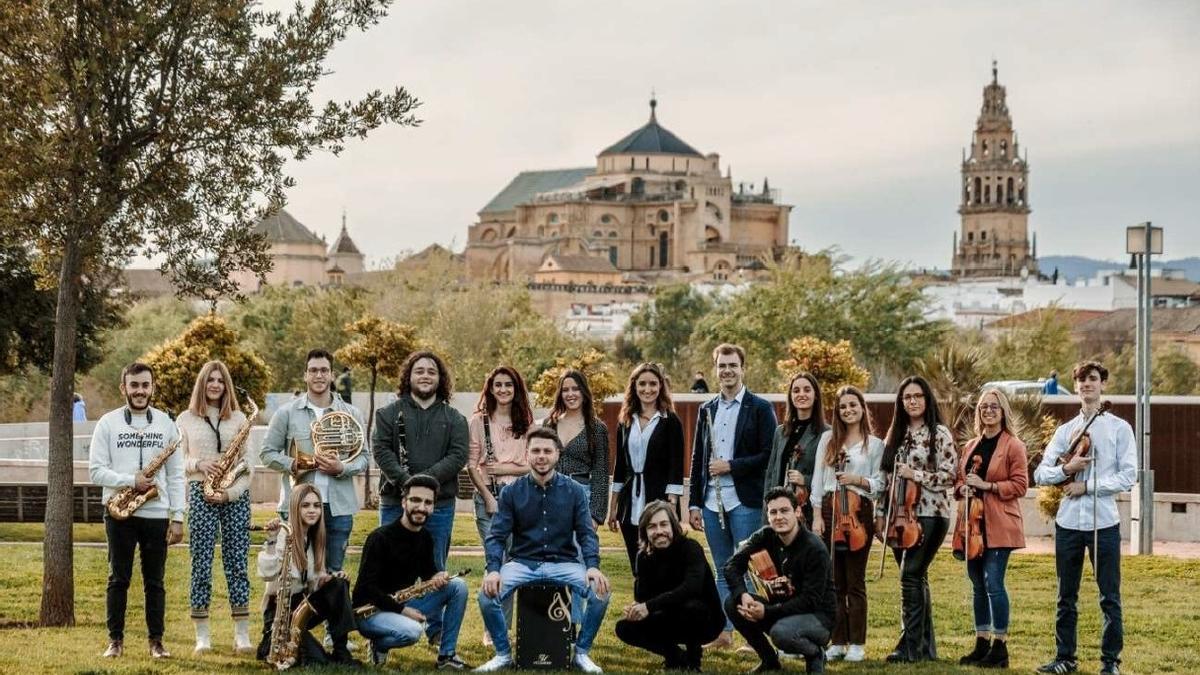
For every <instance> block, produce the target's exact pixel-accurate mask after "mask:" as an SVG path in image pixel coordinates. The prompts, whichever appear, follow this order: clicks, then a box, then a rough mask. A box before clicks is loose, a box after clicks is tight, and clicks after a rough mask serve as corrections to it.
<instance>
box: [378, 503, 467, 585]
mask: <svg viewBox="0 0 1200 675" xmlns="http://www.w3.org/2000/svg"><path fill="white" fill-rule="evenodd" d="M402 515H404V505H403V504H380V505H379V524H380V525H390V524H391V523H393V522H395V521H397V520H399V518H400V516H402ZM425 529H426V530H427V531H428V532H429V534H430V536H432V537H433V565H434V567H437V569H438V571H439V572H444V571H446V558H448V557H450V534H451V533H452V532H453V531H454V502H453V501H448V502H445V503H441V502H439V503H438V504H437V506H435V507H434V508H433V513H431V514H429V518H428V520H426V521H425Z"/></svg>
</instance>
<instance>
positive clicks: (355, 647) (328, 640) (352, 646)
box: [322, 633, 358, 652]
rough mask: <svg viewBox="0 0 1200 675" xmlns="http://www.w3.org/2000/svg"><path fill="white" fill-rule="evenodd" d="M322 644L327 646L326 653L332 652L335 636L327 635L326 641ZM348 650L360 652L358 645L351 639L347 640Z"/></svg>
mask: <svg viewBox="0 0 1200 675" xmlns="http://www.w3.org/2000/svg"><path fill="white" fill-rule="evenodd" d="M322 644H324V645H325V650H326V651H329V650H332V649H333V636H332V635H330V634H329V633H326V634H325V641H324V642H323V643H322ZM346 649H349V650H350V651H352V652H356V651H358V643H357V642H355V641H354V640H351V639H350V638H346Z"/></svg>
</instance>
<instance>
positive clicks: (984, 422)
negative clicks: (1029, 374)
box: [955, 389, 1029, 668]
mask: <svg viewBox="0 0 1200 675" xmlns="http://www.w3.org/2000/svg"><path fill="white" fill-rule="evenodd" d="M975 434H976V436H975V438H974V439H973V440H971V442H970V443H968V444H967V447H966V448H965V449H964V451H963V453H962V455H961V458H960V460H959V464H958V477H957V479H956V481H955V491H956V492H957V494H958V496H959V497H962V496H963V495H964V494H965V493H966V491H967V490H971V491H972V494H973V496H975V497H982V499H983V527H982V530H983V555H982V556H980V557H978V558H976V559H974V560H969V561H968V562H967V574H968V575H969V576H970V577H971V585H972V586H973V587H974V609H975V650H974V651H972V652H971V653H970V654H967V655H966V656H964V657H962V659H960V660H959V663H961V664H964V665H968V664H969V665H976V666H980V667H982V668H1007V667H1008V642H1007V638H1008V591H1007V590H1006V589H1005V587H1004V573H1005V571H1006V570H1007V568H1008V556H1009V554H1010V553H1012V551H1013V549H1018V548H1024V546H1025V529H1024V523H1023V522H1022V520H1021V504H1020V502H1019V501H1018V500H1019V499H1020V498H1021V497H1022V496H1024V494H1025V490H1026V489H1027V488H1028V486H1029V468H1028V467H1029V459H1028V458H1027V457H1026V454H1025V444H1024V443H1022V442H1021V439H1019V438H1017V432H1016V429H1014V428H1013V418H1012V409H1011V408H1010V407H1009V405H1008V398H1007V397H1005V395H1004V393H1003V392H1001V391H1000V390H999V389H988V390H986V391H984V392H983V395H981V396H980V397H979V403H978V405H977V406H976V407H975ZM975 457H979V458H980V460H981V461H980V463H979V472H978V473H975V472H972V471H968V467H970V466H971V465H972V464H973V462H974V458H975Z"/></svg>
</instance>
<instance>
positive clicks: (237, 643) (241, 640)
mask: <svg viewBox="0 0 1200 675" xmlns="http://www.w3.org/2000/svg"><path fill="white" fill-rule="evenodd" d="M233 651H234V652H236V653H238V654H249V653H251V652H253V651H254V645H253V644H251V643H250V620H249V619H237V620H235V621H234V622H233Z"/></svg>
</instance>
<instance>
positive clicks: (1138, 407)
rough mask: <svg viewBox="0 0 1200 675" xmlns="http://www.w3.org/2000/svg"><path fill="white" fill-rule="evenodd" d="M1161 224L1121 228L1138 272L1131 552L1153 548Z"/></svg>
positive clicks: (1147, 553)
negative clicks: (1154, 337) (1154, 316)
mask: <svg viewBox="0 0 1200 675" xmlns="http://www.w3.org/2000/svg"><path fill="white" fill-rule="evenodd" d="M1162 239H1163V234H1162V228H1161V227H1154V226H1152V225H1151V224H1150V223H1149V222H1145V223H1142V224H1141V225H1133V226H1131V227H1127V228H1125V252H1126V253H1130V254H1132V255H1133V258H1134V262H1135V263H1136V265H1137V273H1138V283H1137V287H1138V294H1137V296H1138V305H1137V334H1136V338H1135V343H1136V345H1137V347H1136V356H1135V359H1136V369H1135V376H1134V400H1135V401H1136V404H1135V414H1134V420H1135V429H1134V433H1135V434H1136V436H1137V445H1138V478H1137V484H1136V485H1135V486H1134V488H1133V501H1132V504H1131V507H1132V508H1131V509H1130V521H1131V523H1130V532H1129V549H1130V553H1131V554H1133V555H1138V554H1146V555H1149V554H1150V553H1153V552H1154V470H1153V469H1151V468H1150V313H1151V308H1152V307H1153V306H1154V301H1153V299H1152V298H1151V295H1150V256H1152V255H1155V254H1159V255H1161V254H1162Z"/></svg>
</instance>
